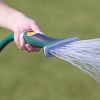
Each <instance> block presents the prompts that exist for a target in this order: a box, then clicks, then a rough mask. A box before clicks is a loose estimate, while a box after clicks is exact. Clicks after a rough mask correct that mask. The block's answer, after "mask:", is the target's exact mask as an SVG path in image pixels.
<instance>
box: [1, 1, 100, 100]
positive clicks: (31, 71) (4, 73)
mask: <svg viewBox="0 0 100 100" xmlns="http://www.w3.org/2000/svg"><path fill="white" fill-rule="evenodd" d="M4 1H5V2H6V3H7V4H8V5H10V6H12V7H14V8H16V9H18V10H20V11H22V12H24V13H25V14H26V15H27V16H29V17H31V18H33V19H35V20H37V22H38V23H39V25H40V26H41V29H42V30H43V32H44V33H46V34H47V35H49V36H51V37H57V38H62V37H64V38H65V37H70V36H78V37H80V39H89V38H97V37H100V1H99V0H18V1H17V0H4ZM0 33H1V36H0V39H2V38H4V37H6V36H7V35H8V34H9V33H11V31H9V30H6V29H0ZM0 56H1V57H0V100H100V84H99V83H97V82H96V81H95V80H93V79H92V78H91V77H90V76H88V75H85V74H84V73H83V72H81V71H80V70H79V69H77V68H76V67H74V66H73V65H71V64H70V63H68V62H65V61H63V60H61V59H58V58H46V57H45V56H44V55H43V51H42V50H41V51H40V52H39V53H27V52H24V51H21V50H19V49H18V48H17V47H16V45H15V44H14V43H11V44H10V45H9V46H8V47H6V48H5V50H4V51H3V52H2V53H1V54H0Z"/></svg>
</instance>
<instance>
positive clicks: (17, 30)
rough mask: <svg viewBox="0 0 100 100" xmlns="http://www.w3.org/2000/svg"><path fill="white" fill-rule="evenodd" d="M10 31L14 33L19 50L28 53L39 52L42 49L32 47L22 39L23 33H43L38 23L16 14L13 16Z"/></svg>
mask: <svg viewBox="0 0 100 100" xmlns="http://www.w3.org/2000/svg"><path fill="white" fill-rule="evenodd" d="M9 20H10V27H9V29H11V30H13V31H14V40H15V43H16V45H17V46H18V48H19V49H22V50H26V51H28V52H37V51H39V50H40V49H39V48H37V47H32V46H31V45H29V44H26V43H25V41H24V39H23V38H20V34H21V33H22V32H27V31H34V32H36V33H42V32H41V30H40V29H39V27H38V25H37V24H36V22H35V21H34V20H32V19H30V18H28V17H26V16H25V15H23V14H21V13H15V14H13V15H12V16H11V18H10V19H9Z"/></svg>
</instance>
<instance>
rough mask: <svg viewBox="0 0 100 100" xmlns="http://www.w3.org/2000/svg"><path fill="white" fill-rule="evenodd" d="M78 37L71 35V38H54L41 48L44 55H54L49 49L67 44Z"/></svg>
mask: <svg viewBox="0 0 100 100" xmlns="http://www.w3.org/2000/svg"><path fill="white" fill-rule="evenodd" d="M78 40H79V39H78V37H72V38H66V39H59V40H56V41H54V42H53V43H50V44H47V45H46V46H45V47H44V48H43V49H44V55H45V56H46V57H54V55H52V54H51V53H50V50H51V49H52V50H53V49H55V48H58V47H61V46H63V45H65V44H69V43H72V42H75V41H78Z"/></svg>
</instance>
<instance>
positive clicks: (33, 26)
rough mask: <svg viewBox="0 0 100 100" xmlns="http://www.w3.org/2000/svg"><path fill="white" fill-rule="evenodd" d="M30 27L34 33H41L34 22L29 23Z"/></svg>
mask: <svg viewBox="0 0 100 100" xmlns="http://www.w3.org/2000/svg"><path fill="white" fill-rule="evenodd" d="M31 29H32V30H33V31H34V32H36V33H41V30H40V28H39V26H38V25H37V23H36V22H33V23H31Z"/></svg>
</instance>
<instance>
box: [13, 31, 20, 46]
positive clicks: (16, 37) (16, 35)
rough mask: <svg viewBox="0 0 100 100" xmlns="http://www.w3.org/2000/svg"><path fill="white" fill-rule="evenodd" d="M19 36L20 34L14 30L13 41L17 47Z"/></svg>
mask: <svg viewBox="0 0 100 100" xmlns="http://www.w3.org/2000/svg"><path fill="white" fill-rule="evenodd" d="M19 36H20V33H19V32H16V33H15V34H14V41H15V43H16V45H17V46H18V48H20V39H19Z"/></svg>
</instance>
